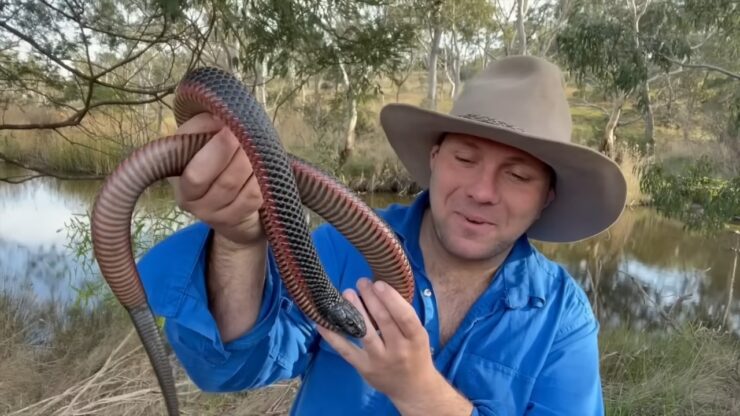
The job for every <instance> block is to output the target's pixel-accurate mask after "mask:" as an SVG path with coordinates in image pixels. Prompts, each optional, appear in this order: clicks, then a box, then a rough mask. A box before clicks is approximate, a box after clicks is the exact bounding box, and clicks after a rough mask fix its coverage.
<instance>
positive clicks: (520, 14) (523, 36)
mask: <svg viewBox="0 0 740 416" xmlns="http://www.w3.org/2000/svg"><path fill="white" fill-rule="evenodd" d="M526 13H527V3H526V0H517V8H516V35H517V39H518V40H519V55H526V54H527V33H526V32H525V30H524V16H525V15H526Z"/></svg>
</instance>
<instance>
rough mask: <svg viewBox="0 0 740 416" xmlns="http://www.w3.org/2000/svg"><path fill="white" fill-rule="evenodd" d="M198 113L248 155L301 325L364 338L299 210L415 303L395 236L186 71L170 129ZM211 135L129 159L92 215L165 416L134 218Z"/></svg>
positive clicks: (163, 383) (263, 116) (262, 118)
mask: <svg viewBox="0 0 740 416" xmlns="http://www.w3.org/2000/svg"><path fill="white" fill-rule="evenodd" d="M201 112H209V113H211V114H214V115H216V116H217V117H218V118H219V119H220V120H222V121H223V122H224V124H225V125H226V126H228V127H229V128H230V129H231V131H232V132H233V133H234V134H235V135H236V137H237V138H238V139H239V141H240V144H241V146H242V148H243V149H244V151H245V152H246V154H247V157H248V158H249V160H250V162H251V164H252V167H253V170H254V175H255V177H256V179H257V182H258V184H259V187H260V190H261V193H262V197H263V200H264V203H263V205H262V207H261V208H260V218H261V221H262V224H263V226H264V229H265V234H266V236H267V240H268V243H269V245H270V248H271V250H272V252H273V254H274V257H275V260H276V263H277V265H278V269H279V271H280V275H281V279H282V281H283V283H284V285H285V287H286V289H287V291H288V293H289V295H290V296H291V297H292V298H293V299H294V301H295V302H296V304H297V305H298V307H299V308H300V309H301V310H302V311H303V312H304V313H305V314H306V316H307V317H308V318H310V319H312V320H313V321H314V322H316V323H319V324H321V325H323V326H325V327H328V328H330V329H333V330H336V331H339V332H342V333H344V334H346V335H349V336H354V337H362V336H364V334H365V331H366V328H365V324H364V321H363V318H362V316H361V315H360V313H359V312H358V311H357V310H356V309H355V308H354V306H352V304H350V303H349V302H347V301H346V300H345V299H344V298H342V296H341V295H340V293H339V292H338V291H337V289H336V288H335V287H334V286H333V285H332V283H331V281H330V280H329V279H328V277H327V275H326V273H325V271H324V269H323V267H322V265H321V263H320V261H319V258H318V256H317V254H316V251H315V248H314V246H313V244H312V242H311V238H310V233H309V229H308V225H307V223H306V216H305V211H304V205H305V207H307V208H309V209H311V210H312V211H314V212H315V213H316V214H318V215H319V216H321V217H322V218H324V219H325V220H326V221H327V222H329V223H330V224H332V225H333V226H334V227H335V228H336V229H337V230H338V231H339V232H340V233H342V234H343V235H344V236H345V238H346V239H347V240H348V241H349V242H350V243H351V244H353V245H354V246H355V247H356V248H357V250H358V251H359V252H360V253H361V254H362V255H363V256H364V258H365V259H366V261H367V263H368V265H369V267H370V269H371V270H372V274H373V276H372V277H373V278H375V279H379V280H384V281H386V282H387V283H388V284H390V285H391V286H392V287H393V288H394V289H395V290H397V291H398V292H399V293H400V294H401V296H402V297H403V298H404V299H405V300H407V301H408V302H411V301H412V298H413V293H414V281H413V274H412V271H411V267H410V265H409V262H408V259H407V258H406V255H405V253H404V251H403V248H402V247H401V245H400V243H399V241H398V240H397V238H396V236H395V234H394V233H393V232H392V230H390V228H389V227H388V225H387V224H386V223H385V222H384V221H383V220H382V219H381V218H380V217H378V216H377V215H376V214H375V212H374V211H373V210H372V209H371V208H370V207H368V206H367V205H366V204H365V203H364V202H363V201H362V200H361V199H359V198H358V197H357V196H355V195H354V194H353V193H352V192H351V191H350V190H349V189H347V188H346V187H345V186H343V185H342V184H340V183H339V182H337V181H336V180H335V179H333V178H332V177H330V176H329V175H327V174H326V173H324V172H323V171H321V170H320V169H318V168H316V167H315V166H312V165H311V164H310V163H307V162H305V161H303V160H301V159H299V158H297V157H295V156H292V155H290V154H289V153H287V152H286V151H285V149H284V148H283V146H282V144H281V142H280V140H279V138H278V134H277V132H276V131H275V129H274V126H273V125H272V122H271V121H270V119H269V116H268V115H267V113H266V112H265V110H264V107H263V106H262V105H261V104H260V103H259V102H257V101H256V100H255V98H254V97H253V96H252V95H251V94H250V92H249V91H248V90H247V88H246V87H245V86H244V85H243V84H242V83H241V82H240V81H239V80H238V79H236V78H235V77H234V76H233V75H231V74H230V73H228V72H225V71H223V70H220V69H218V68H211V67H205V68H197V69H195V70H193V71H191V72H189V73H188V74H187V75H186V76H185V77H184V78H183V79H182V80H181V82H180V83H179V84H178V87H177V90H176V91H175V101H174V113H175V119H176V122H177V124H178V125H181V124H182V123H184V122H185V121H187V120H188V119H190V118H191V117H193V116H194V115H196V114H198V113H201ZM213 134H214V132H211V133H200V134H183V135H173V136H167V137H163V138H159V139H157V140H154V141H152V142H151V143H149V144H147V145H145V146H142V147H141V148H139V149H137V150H135V151H134V152H132V154H131V155H130V156H129V157H128V158H126V159H125V160H124V161H123V162H122V163H121V164H120V165H119V166H118V167H117V168H116V169H115V170H114V171H113V172H112V173H111V175H109V176H108V178H107V179H106V181H105V183H104V184H103V186H102V188H101V190H100V192H99V194H98V195H97V198H96V200H95V202H94V204H93V210H92V217H91V230H92V240H93V251H94V255H95V257H96V260H97V262H98V265H99V267H100V270H101V272H102V275H103V277H104V279H105V280H106V282H107V283H108V285H109V286H110V288H111V290H112V292H113V294H114V295H115V296H116V298H117V299H118V301H119V302H120V303H121V304H122V305H123V306H124V307H125V308H126V309H127V311H128V313H129V315H130V317H131V320H132V321H133V323H134V327H135V328H136V331H137V333H138V334H139V337H140V339H141V341H142V343H143V345H144V349H145V351H146V353H147V355H148V357H149V360H150V362H151V364H152V367H153V369H154V372H155V375H156V377H157V381H158V383H159V386H160V388H161V390H162V395H163V397H164V403H165V407H166V409H167V412H168V414H169V415H177V414H179V409H178V401H177V392H176V388H175V382H174V376H173V372H172V369H171V367H170V364H169V361H168V358H167V354H166V352H165V349H164V343H163V340H162V338H161V335H160V333H159V330H158V328H157V326H156V323H155V320H154V315H153V313H152V311H151V308H150V306H149V304H148V302H147V299H146V295H145V292H144V289H143V286H142V284H141V281H140V277H139V274H138V271H137V268H136V263H135V260H134V257H133V252H132V249H131V219H132V216H133V211H134V208H135V205H136V202H137V200H138V198H139V196H140V195H141V194H142V193H143V192H144V191H145V190H146V188H147V187H148V186H150V185H152V184H154V183H155V182H157V181H159V180H162V179H165V178H167V177H170V176H178V175H180V174H181V173H182V171H183V170H184V168H185V166H186V165H187V163H188V162H189V161H190V159H191V158H192V157H193V156H194V155H195V153H196V152H197V151H198V150H199V149H201V148H202V147H203V146H204V145H205V144H206V143H207V141H208V140H209V139H210V138H211V137H212V136H213Z"/></svg>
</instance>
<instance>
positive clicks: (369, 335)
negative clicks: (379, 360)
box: [344, 289, 385, 354]
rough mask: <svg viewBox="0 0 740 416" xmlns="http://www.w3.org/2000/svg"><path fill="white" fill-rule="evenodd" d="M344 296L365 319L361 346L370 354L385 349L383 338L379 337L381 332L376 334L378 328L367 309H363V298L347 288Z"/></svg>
mask: <svg viewBox="0 0 740 416" xmlns="http://www.w3.org/2000/svg"><path fill="white" fill-rule="evenodd" d="M344 297H345V299H347V300H348V301H349V302H350V303H351V304H352V305H354V307H355V308H357V310H358V311H360V314H362V317H363V318H364V320H365V328H367V332H366V333H365V336H364V337H363V338H362V346H363V347H364V348H365V350H367V351H368V352H369V353H371V354H377V353H381V352H383V351H384V350H385V344H384V342H383V338H381V336H382V335H381V334H382V331H381V334H378V328H376V326H375V325H374V323H373V321H372V319H371V318H370V316H371V315H370V314H369V313H368V311H367V309H365V306H366V305H365V304H364V303H363V300H362V299H360V297H359V296H357V293H356V292H355V291H354V290H352V289H347V290H346V291H345V292H344Z"/></svg>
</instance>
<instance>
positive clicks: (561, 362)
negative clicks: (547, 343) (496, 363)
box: [526, 284, 604, 416]
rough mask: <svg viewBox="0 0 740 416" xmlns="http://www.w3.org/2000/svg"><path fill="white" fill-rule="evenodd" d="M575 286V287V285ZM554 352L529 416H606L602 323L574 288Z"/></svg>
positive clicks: (536, 389) (536, 387)
mask: <svg viewBox="0 0 740 416" xmlns="http://www.w3.org/2000/svg"><path fill="white" fill-rule="evenodd" d="M574 285H575V284H574ZM572 289H574V291H575V294H574V295H573V296H571V297H570V299H569V300H568V301H566V302H567V306H566V308H565V311H566V312H565V313H564V315H563V317H562V319H561V322H563V326H562V327H561V328H560V329H559V330H558V332H557V335H556V337H555V340H554V343H553V346H552V349H551V350H550V353H549V354H548V357H547V359H546V361H545V365H544V367H543V369H542V372H541V373H540V375H539V376H538V377H537V380H536V382H535V385H534V388H533V391H532V396H531V401H530V403H529V406H528V411H527V413H526V414H527V416H554V415H582V416H601V415H603V414H604V407H603V397H602V389H601V377H600V374H599V347H598V333H599V323H598V321H597V320H596V318H595V317H594V315H593V311H592V310H591V307H590V305H589V303H588V299H587V298H586V296H585V294H583V293H582V292H580V291H578V290H577V289H575V288H572Z"/></svg>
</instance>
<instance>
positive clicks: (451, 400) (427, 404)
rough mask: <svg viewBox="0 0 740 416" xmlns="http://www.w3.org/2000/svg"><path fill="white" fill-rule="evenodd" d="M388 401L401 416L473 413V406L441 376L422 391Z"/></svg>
mask: <svg viewBox="0 0 740 416" xmlns="http://www.w3.org/2000/svg"><path fill="white" fill-rule="evenodd" d="M390 399H391V401H392V402H393V404H394V405H395V406H396V408H397V409H398V411H399V412H400V413H401V414H402V415H403V416H416V415H420V416H426V415H432V414H435V415H449V416H469V415H470V414H471V413H472V412H473V404H472V403H470V401H468V399H466V398H465V397H464V396H463V395H462V394H460V393H459V392H458V391H457V390H455V388H454V387H452V385H450V384H449V383H448V382H447V380H445V379H444V377H442V375H441V374H438V377H434V380H430V381H429V383H427V384H425V388H424V389H423V390H419V391H418V392H415V393H414V394H413V395H411V396H408V397H395V398H394V397H390Z"/></svg>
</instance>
